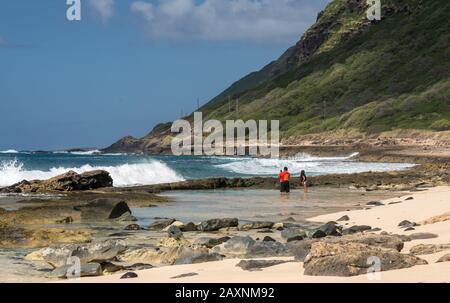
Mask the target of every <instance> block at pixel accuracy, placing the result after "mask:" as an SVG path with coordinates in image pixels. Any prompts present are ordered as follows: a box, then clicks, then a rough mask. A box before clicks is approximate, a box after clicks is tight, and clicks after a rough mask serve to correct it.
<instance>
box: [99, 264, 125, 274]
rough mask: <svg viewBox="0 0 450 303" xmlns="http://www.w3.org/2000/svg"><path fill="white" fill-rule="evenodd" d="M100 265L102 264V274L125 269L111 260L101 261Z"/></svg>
mask: <svg viewBox="0 0 450 303" xmlns="http://www.w3.org/2000/svg"><path fill="white" fill-rule="evenodd" d="M101 266H102V272H103V274H104V275H109V274H113V273H116V272H118V271H121V270H124V269H125V267H124V266H122V265H117V264H114V263H112V262H102V264H101Z"/></svg>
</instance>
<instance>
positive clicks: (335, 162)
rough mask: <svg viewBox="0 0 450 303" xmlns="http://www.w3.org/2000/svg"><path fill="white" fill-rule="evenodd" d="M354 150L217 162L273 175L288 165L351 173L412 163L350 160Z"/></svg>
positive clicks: (297, 170) (235, 170)
mask: <svg viewBox="0 0 450 303" xmlns="http://www.w3.org/2000/svg"><path fill="white" fill-rule="evenodd" d="M356 155H357V153H354V154H351V155H350V156H348V157H313V156H310V155H307V154H301V155H297V156H296V157H292V158H289V159H260V158H246V159H239V160H237V161H232V162H230V163H225V164H220V165H216V167H219V168H221V169H224V170H227V171H229V172H233V173H236V174H244V175H263V176H264V175H265V176H268V175H276V174H277V173H278V172H279V170H281V169H283V168H284V167H288V168H289V171H290V172H291V173H294V174H299V173H300V172H301V171H302V170H305V171H306V172H308V173H313V174H335V173H338V174H339V173H340V174H350V173H358V172H367V171H374V172H383V171H395V170H402V169H406V168H410V167H413V166H414V164H409V163H372V162H356V161H351V158H353V157H355V156H356Z"/></svg>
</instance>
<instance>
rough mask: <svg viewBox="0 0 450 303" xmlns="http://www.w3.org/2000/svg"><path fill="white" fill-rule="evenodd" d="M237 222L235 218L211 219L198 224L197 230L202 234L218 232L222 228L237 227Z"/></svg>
mask: <svg viewBox="0 0 450 303" xmlns="http://www.w3.org/2000/svg"><path fill="white" fill-rule="evenodd" d="M238 225H239V220H238V219H236V218H227V219H211V220H208V221H204V222H202V223H200V225H199V226H198V229H199V230H200V231H203V232H210V231H218V230H219V229H222V228H229V227H238Z"/></svg>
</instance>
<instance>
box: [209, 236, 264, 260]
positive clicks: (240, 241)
mask: <svg viewBox="0 0 450 303" xmlns="http://www.w3.org/2000/svg"><path fill="white" fill-rule="evenodd" d="M255 244H256V241H255V240H253V239H252V238H251V237H249V236H246V237H242V236H235V237H233V238H231V239H230V240H228V241H227V242H225V243H222V244H221V245H218V246H216V247H214V248H213V250H214V251H215V252H218V253H220V254H224V255H229V256H244V255H246V254H247V252H248V250H249V248H250V247H251V246H253V245H255Z"/></svg>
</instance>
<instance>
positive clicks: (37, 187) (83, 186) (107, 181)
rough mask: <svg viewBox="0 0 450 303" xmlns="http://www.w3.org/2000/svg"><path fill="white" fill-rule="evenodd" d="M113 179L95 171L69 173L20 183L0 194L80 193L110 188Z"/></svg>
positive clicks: (3, 190)
mask: <svg viewBox="0 0 450 303" xmlns="http://www.w3.org/2000/svg"><path fill="white" fill-rule="evenodd" d="M112 186H113V179H112V178H111V176H110V175H109V173H108V172H107V171H104V170H96V171H90V172H86V173H82V174H77V173H76V172H74V171H69V172H67V173H65V174H62V175H59V176H56V177H53V178H51V179H48V180H44V181H40V180H34V181H26V180H24V181H22V182H20V183H17V184H14V185H11V186H9V187H6V188H2V189H0V193H38V192H49V191H62V192H69V191H82V190H92V189H97V188H103V187H112Z"/></svg>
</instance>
